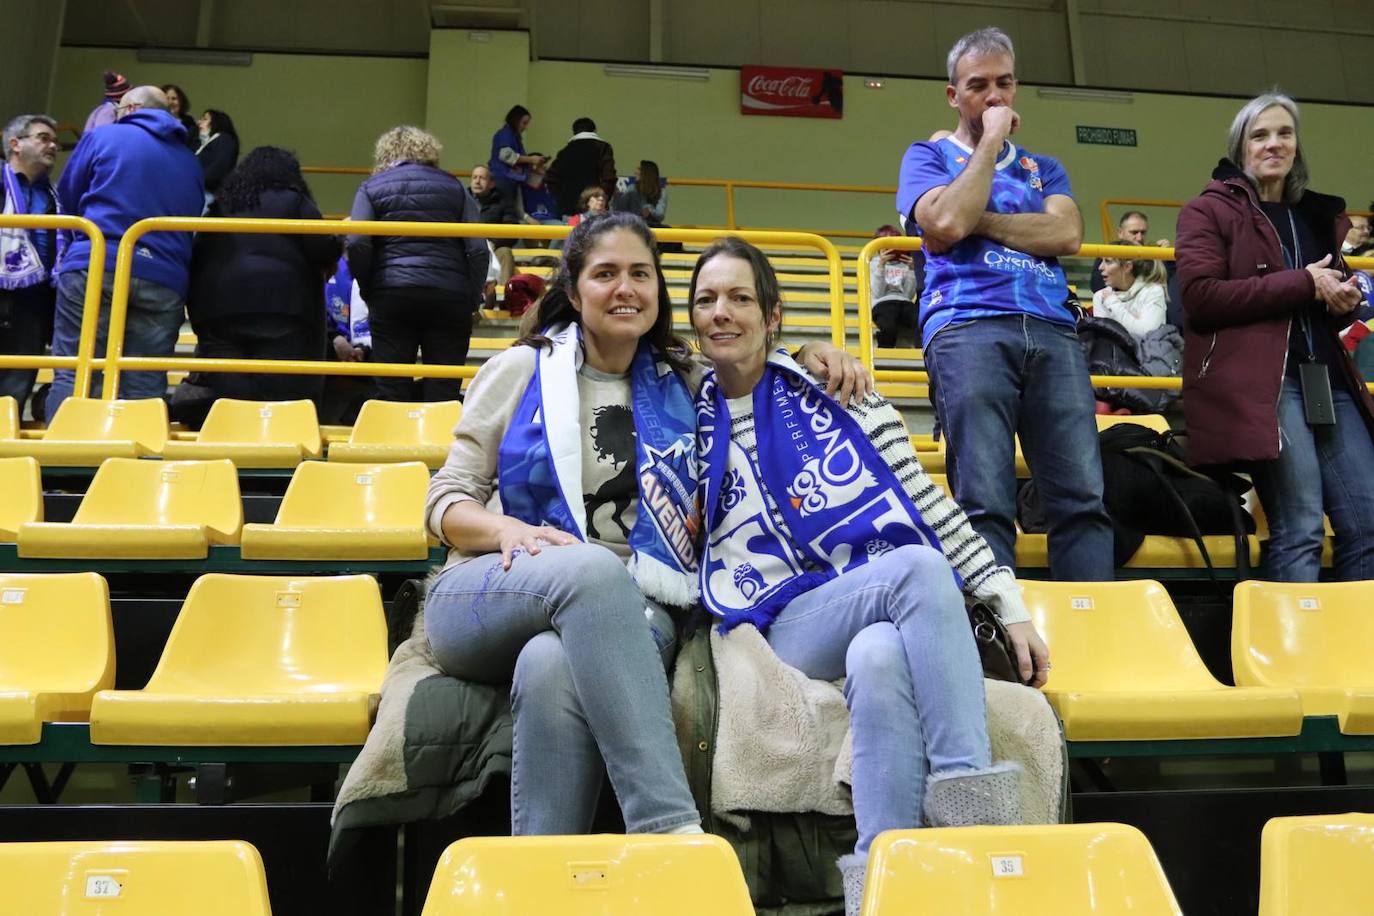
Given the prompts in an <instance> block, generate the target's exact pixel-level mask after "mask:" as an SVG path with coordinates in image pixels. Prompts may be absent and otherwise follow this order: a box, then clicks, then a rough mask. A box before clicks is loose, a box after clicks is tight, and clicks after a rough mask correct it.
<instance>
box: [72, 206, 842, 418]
mask: <svg viewBox="0 0 1374 916" xmlns="http://www.w3.org/2000/svg"><path fill="white" fill-rule="evenodd" d="M339 229H340V226H339V224H338V223H331V222H327V221H324V220H308V219H222V218H204V217H155V218H152V219H144V220H139V221H138V222H137V223H134V224H133V225H132V226H130V227H129V229H128V230H127V231H126V232H125V233H124V237H123V238H122V239H120V242H119V249H118V252H117V254H116V257H115V271H114V280H113V286H112V289H111V302H110V330H109V344H108V348H107V350H106V353H105V360H104V369H105V380H104V387H103V389H102V397H104V398H106V399H111V398H114V397H115V396H116V392H118V390H119V375H120V373H121V372H138V371H144V372H149V371H151V372H165V371H168V370H177V369H183V370H195V371H199V372H275V373H281V374H285V375H363V376H387V377H404V378H471V377H472V376H473V375H475V374H476V373H477V368H476V367H475V366H466V365H464V366H437V365H417V364H413V363H343V362H332V361H329V360H271V359H200V358H196V357H176V356H171V357H129V356H125V355H124V326H125V321H126V318H127V315H128V303H129V282H130V279H131V278H132V275H133V274H132V271H133V258H134V255H133V252H134V246H135V245H137V243H138V241H139V239H141V238H142V237H143V236H144V235H147V234H148V233H150V232H247V233H264V232H268V233H283V234H298V235H339V234H340V232H339ZM494 230H499V232H500V234H501V235H502V237H505V238H518V239H561V238H566V237H567V236H568V234H569V232H570V231H571V230H569V228H568V227H566V226H507V225H502V226H499V227H498V226H491V225H487V224H481V223H412V222H382V221H375V220H374V221H366V222H350V223H349V224H348V226H347V232H348V234H349V235H385V236H406V237H411V238H485V237H486V236H488V235H490V234H491V233H492V232H493V231H494ZM654 234H655V235H656V236H657V237H658V238H660V239H662V240H664V241H671V242H698V243H702V242H705V243H709V242H712V241H714V240H715V239H717V238H719V237H721V236H723V235H739V236H740V237H742V238H745V239H747V240H748V241H750V242H753V243H754V244H756V245H770V246H791V247H798V248H814V249H816V250H818V251H820V252H821V253H822V254H823V255H824V256H825V258H826V261H827V265H828V268H829V283H830V321H831V340H832V341H833V342H834V344H835V346H837V347H842V346H844V329H845V315H844V265H843V262H842V261H841V259H840V254H839V252H838V251H837V250H836V249H835V246H834V245H833V244H832V243H831V242H830V241H829V240H827V239H824V238H821V237H820V236H818V235H810V234H807V233H803V232H771V231H753V230H749V231H740V232H730V231H728V230H713V229H656V230H654ZM663 307H667V308H671V304H665V305H664V306H663ZM93 328H94V325H92V331H91V333H92V335H93V334H94V329H93ZM85 334H86V328H85V326H84V325H83V327H82V335H83V337H84V335H85Z"/></svg>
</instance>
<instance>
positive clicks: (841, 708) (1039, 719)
mask: <svg viewBox="0 0 1374 916" xmlns="http://www.w3.org/2000/svg"><path fill="white" fill-rule="evenodd" d="M711 653H712V657H713V658H714V661H715V667H716V679H717V684H718V687H719V693H718V696H719V719H718V727H717V734H716V740H715V755H714V760H713V767H712V777H711V808H712V812H713V813H714V814H716V815H717V816H719V817H724V818H726V819H727V820H729V821H731V822H732V823H734V824H736V825H737V826H739V827H740V828H741V829H747V828H748V812H750V811H772V812H807V811H816V812H820V813H823V814H837V815H841V814H853V813H854V806H853V804H852V802H851V800H850V792H849V781H850V777H849V771H850V762H851V745H850V740H851V736H850V732H849V711H848V710H847V709H846V708H845V701H844V694H843V693H842V692H841V690H840V687H839V686H838V685H837V684H834V683H830V682H828V681H817V680H813V679H811V678H808V677H807V676H806V675H804V674H802V673H801V672H800V671H798V670H797V669H795V668H792V667H789V666H788V665H785V664H784V663H783V662H782V661H781V660H780V659H779V658H778V657H777V655H775V654H774V653H773V650H772V648H770V647H769V645H768V643H767V642H766V641H765V640H764V638H763V636H762V634H760V633H759V631H758V630H757V629H756V628H755V627H753V626H750V625H747V624H746V625H742V626H739V627H736V628H735V629H734V630H732V631H731V632H730V633H729V634H728V635H726V636H721V635H720V634H719V633H718V632H716V630H715V629H714V628H712V631H711ZM685 667H686V666H680V670H679V671H678V672H677V673H676V675H675V677H674V693H677V692H678V691H679V689H683V688H685V687H686V685H685V684H681V685H680V682H683V681H684V680H685V679H687V678H690V677H691V676H692V672H690V671H686V670H681V669H682V668H685ZM983 684H984V687H985V689H986V690H987V710H988V734H989V736H990V738H991V741H992V757H993V759H994V760H1014V761H1017V762H1018V763H1020V764H1021V766H1022V767H1023V769H1024V772H1025V776H1024V778H1023V779H1022V781H1021V793H1022V798H1021V804H1022V814H1023V820H1024V821H1025V822H1026V823H1028V824H1050V823H1057V822H1059V821H1060V820H1061V818H1062V811H1063V807H1064V792H1065V754H1064V737H1063V732H1062V731H1061V729H1060V727H1059V720H1058V719H1057V718H1056V717H1055V714H1054V711H1053V710H1052V709H1051V708H1050V705H1049V703H1048V702H1046V700H1045V698H1044V696H1043V695H1041V693H1040V692H1039V691H1038V690H1032V689H1031V688H1029V687H1023V686H1020V685H1017V684H1009V683H1006V682H1003V681H993V680H986V679H985V680H984V682H983ZM673 712H674V716H675V717H677V718H679V720H681V718H682V717H683V716H686V715H689V712H688V709H687V707H686V706H684V705H683V704H679V703H674V710H673ZM687 724H688V723H686V722H683V721H679V723H678V727H679V730H682V729H683V728H684V727H686V726H687Z"/></svg>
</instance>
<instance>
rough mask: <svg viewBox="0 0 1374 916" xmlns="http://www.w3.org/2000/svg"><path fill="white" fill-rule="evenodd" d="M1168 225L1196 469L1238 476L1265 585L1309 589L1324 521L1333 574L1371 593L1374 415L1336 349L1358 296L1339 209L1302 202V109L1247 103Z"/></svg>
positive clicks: (1326, 202) (1335, 201)
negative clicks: (1247, 488) (1204, 179)
mask: <svg viewBox="0 0 1374 916" xmlns="http://www.w3.org/2000/svg"><path fill="white" fill-rule="evenodd" d="M1212 178H1213V180H1212V182H1211V183H1210V184H1208V185H1207V187H1206V188H1204V189H1203V191H1202V194H1201V195H1200V196H1198V197H1197V198H1195V199H1194V200H1191V201H1189V202H1188V204H1187V206H1185V207H1184V208H1183V212H1182V214H1181V215H1180V217H1179V222H1178V249H1177V252H1178V255H1177V258H1178V276H1179V282H1180V286H1181V289H1182V292H1183V307H1184V311H1185V313H1186V315H1187V322H1186V326H1185V328H1184V333H1185V347H1184V366H1183V406H1184V412H1185V414H1186V416H1187V421H1188V432H1189V445H1190V450H1191V458H1192V460H1193V462H1194V463H1195V464H1199V465H1233V466H1236V467H1238V468H1239V469H1242V470H1248V471H1249V472H1250V474H1251V477H1252V479H1253V480H1254V483H1255V489H1256V491H1257V493H1258V494H1259V498H1260V503H1261V505H1262V506H1263V507H1264V512H1265V515H1266V516H1267V517H1268V520H1269V546H1268V556H1267V563H1268V574H1269V578H1271V579H1273V580H1277V581H1293V582H1315V581H1316V580H1317V576H1318V574H1319V572H1320V570H1321V550H1322V537H1323V527H1322V514H1323V511H1325V513H1326V515H1328V516H1329V517H1330V519H1331V527H1332V530H1333V531H1334V532H1335V575H1336V578H1338V579H1342V580H1353V579H1371V578H1374V401H1371V400H1370V397H1369V394H1368V392H1367V391H1366V390H1365V387H1364V382H1363V380H1362V379H1361V378H1360V377H1359V374H1358V372H1356V370H1355V366H1354V364H1353V363H1352V362H1351V361H1350V359H1349V358H1348V357H1347V356H1346V354H1345V350H1344V349H1343V348H1342V347H1341V344H1340V340H1339V337H1338V334H1339V331H1340V329H1342V328H1344V327H1345V326H1346V325H1348V324H1349V323H1350V322H1351V321H1352V320H1353V318H1354V310H1355V308H1356V307H1357V306H1358V305H1359V304H1360V300H1361V298H1362V297H1361V294H1360V291H1359V288H1358V287H1357V286H1356V285H1355V283H1354V280H1353V279H1352V278H1351V276H1350V271H1349V270H1348V269H1346V267H1345V263H1344V261H1343V260H1342V259H1341V242H1342V241H1343V240H1344V239H1345V234H1346V231H1347V230H1348V229H1349V228H1350V220H1349V219H1348V218H1347V217H1346V216H1345V215H1344V211H1345V201H1343V200H1341V199H1340V198H1337V197H1330V196H1328V195H1325V194H1317V193H1316V192H1313V191H1309V190H1307V166H1306V164H1305V162H1304V161H1303V155H1302V146H1301V144H1300V143H1299V142H1298V108H1297V105H1296V104H1294V102H1293V100H1292V99H1290V98H1288V97H1287V96H1283V95H1278V94H1268V95H1262V96H1259V97H1258V98H1256V99H1253V100H1251V101H1250V102H1249V103H1247V104H1246V105H1245V107H1244V108H1242V109H1241V110H1240V112H1239V113H1238V114H1237V115H1236V118H1235V120H1234V121H1233V122H1232V124H1231V132H1230V135H1229V137H1228V156H1227V158H1226V159H1223V160H1222V161H1221V163H1220V164H1219V165H1218V166H1217V169H1216V171H1215V172H1213V174H1212Z"/></svg>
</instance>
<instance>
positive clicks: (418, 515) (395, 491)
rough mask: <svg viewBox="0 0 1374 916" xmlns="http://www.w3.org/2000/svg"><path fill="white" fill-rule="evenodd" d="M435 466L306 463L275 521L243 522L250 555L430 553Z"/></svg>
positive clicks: (405, 556)
mask: <svg viewBox="0 0 1374 916" xmlns="http://www.w3.org/2000/svg"><path fill="white" fill-rule="evenodd" d="M428 489H429V468H427V467H425V466H424V465H423V464H421V463H420V462H418V461H408V462H405V463H403V464H370V465H368V464H330V463H328V462H324V461H307V462H305V463H303V464H301V465H300V466H299V467H297V468H296V473H294V474H293V475H291V484H290V486H288V487H287V488H286V496H285V497H283V498H282V501H281V508H279V509H278V510H277V520H276V522H274V523H273V524H271V525H245V526H244V527H243V546H242V553H243V558H244V559H246V560H278V559H291V560H422V559H424V558H425V557H427V556H429V538H428V536H427V535H426V534H425V526H424V514H425V493H426V491H427V490H428Z"/></svg>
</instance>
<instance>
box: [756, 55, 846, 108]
mask: <svg viewBox="0 0 1374 916" xmlns="http://www.w3.org/2000/svg"><path fill="white" fill-rule="evenodd" d="M739 89H740V102H739V109H740V111H741V112H742V113H744V114H749V115H785V116H788V117H794V118H838V117H842V116H843V114H844V74H843V73H842V72H841V71H839V70H810V69H804V68H799V67H741V68H740V71H739Z"/></svg>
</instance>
